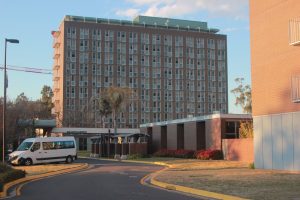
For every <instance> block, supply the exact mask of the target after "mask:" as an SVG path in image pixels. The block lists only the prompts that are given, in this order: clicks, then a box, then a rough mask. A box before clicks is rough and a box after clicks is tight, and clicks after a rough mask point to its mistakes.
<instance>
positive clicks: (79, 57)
mask: <svg viewBox="0 0 300 200" xmlns="http://www.w3.org/2000/svg"><path fill="white" fill-rule="evenodd" d="M217 32H218V30H217V29H213V28H208V26H207V23H206V22H198V21H188V20H177V19H169V18H159V17H146V16H138V17H136V18H135V19H133V20H132V21H124V20H111V19H102V18H90V17H78V16H66V17H65V18H64V20H63V22H62V23H61V25H60V27H59V30H58V31H53V32H52V35H53V37H54V43H53V48H54V57H53V58H54V66H53V81H54V86H53V91H54V97H53V102H54V106H55V107H54V112H55V113H56V114H57V117H58V118H59V119H60V120H59V122H60V123H62V124H63V126H83V127H90V126H91V127H93V126H96V127H98V126H99V122H100V121H101V120H100V119H99V118H98V115H97V109H95V105H94V104H95V99H96V98H98V97H99V96H101V93H102V92H103V91H104V90H105V88H108V87H110V86H118V87H130V88H132V90H133V91H134V94H135V95H133V96H132V97H130V98H131V99H130V103H129V105H128V106H127V107H126V109H125V110H123V112H122V113H120V116H118V123H117V124H118V126H119V127H121V128H123V127H130V128H136V127H139V124H143V123H149V122H159V121H166V120H171V119H178V118H184V117H187V116H189V115H193V116H199V115H206V114H211V113H213V112H214V111H220V112H221V113H227V112H228V95H227V39H226V35H221V34H217ZM111 121H112V120H111V119H108V122H111ZM109 124H111V123H109Z"/></svg>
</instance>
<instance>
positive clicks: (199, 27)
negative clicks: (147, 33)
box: [64, 15, 219, 33]
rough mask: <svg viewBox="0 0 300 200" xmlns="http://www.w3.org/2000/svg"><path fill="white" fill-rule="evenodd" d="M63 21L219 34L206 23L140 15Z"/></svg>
mask: <svg viewBox="0 0 300 200" xmlns="http://www.w3.org/2000/svg"><path fill="white" fill-rule="evenodd" d="M64 21H74V22H87V23H100V24H113V25H125V26H139V27H145V28H146V27H151V28H163V29H176V30H186V31H197V32H209V33H217V32H219V29H216V28H208V25H207V22H201V21H193V20H183V19H172V18H162V17H149V16H142V15H139V16H137V17H135V18H134V19H133V20H132V21H129V20H120V19H107V18H96V17H83V16H74V15H66V16H65V17H64Z"/></svg>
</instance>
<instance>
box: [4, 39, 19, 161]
mask: <svg viewBox="0 0 300 200" xmlns="http://www.w3.org/2000/svg"><path fill="white" fill-rule="evenodd" d="M7 43H15V44H18V43H19V40H17V39H7V38H5V50H4V84H3V86H4V88H3V92H4V95H3V112H2V113H3V118H2V120H3V121H2V123H3V130H2V162H3V163H4V162H5V131H6V89H7V81H8V80H7V75H6V49H7Z"/></svg>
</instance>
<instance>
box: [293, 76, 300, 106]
mask: <svg viewBox="0 0 300 200" xmlns="http://www.w3.org/2000/svg"><path fill="white" fill-rule="evenodd" d="M291 93H292V94H291V96H292V102H293V103H300V75H298V76H292V88H291Z"/></svg>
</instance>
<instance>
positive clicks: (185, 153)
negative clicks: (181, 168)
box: [154, 149, 194, 158]
mask: <svg viewBox="0 0 300 200" xmlns="http://www.w3.org/2000/svg"><path fill="white" fill-rule="evenodd" d="M154 156H157V157H174V158H194V151H193V150H185V149H179V150H170V149H161V150H159V151H157V152H155V153H154Z"/></svg>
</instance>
